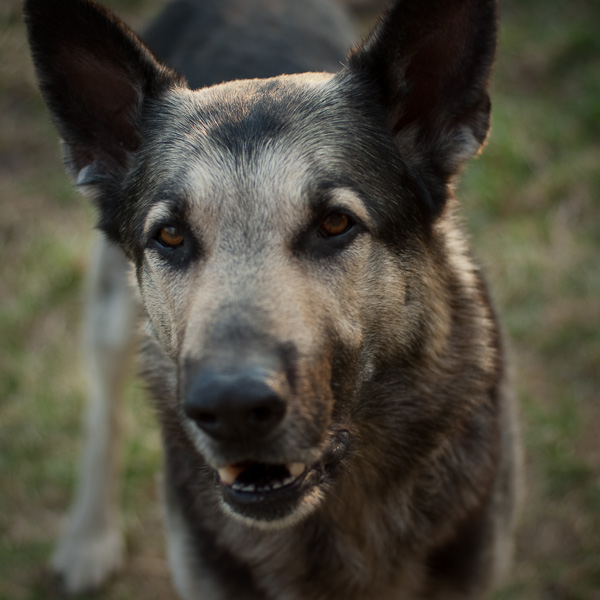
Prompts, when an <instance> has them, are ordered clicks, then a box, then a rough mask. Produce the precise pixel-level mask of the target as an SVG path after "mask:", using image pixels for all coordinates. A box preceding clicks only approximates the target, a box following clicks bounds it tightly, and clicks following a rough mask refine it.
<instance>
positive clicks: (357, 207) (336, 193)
mask: <svg viewBox="0 0 600 600" xmlns="http://www.w3.org/2000/svg"><path fill="white" fill-rule="evenodd" d="M323 195H324V197H325V199H326V200H325V205H326V206H331V207H332V208H346V209H348V210H349V211H350V212H351V213H353V214H354V215H356V216H357V217H358V218H359V219H360V220H361V221H362V222H363V223H364V224H365V225H366V226H367V227H368V226H372V225H373V219H372V218H371V215H370V214H369V211H368V210H367V207H366V206H365V204H364V202H363V201H362V199H361V198H360V196H359V195H358V194H357V193H356V192H355V191H354V190H352V189H350V188H348V187H331V188H327V189H326V190H325V193H324V194H323Z"/></svg>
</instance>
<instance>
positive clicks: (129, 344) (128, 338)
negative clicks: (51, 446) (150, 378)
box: [52, 240, 138, 593]
mask: <svg viewBox="0 0 600 600" xmlns="http://www.w3.org/2000/svg"><path fill="white" fill-rule="evenodd" d="M128 271H129V267H128V263H127V259H126V258H125V256H124V255H123V253H122V252H121V250H120V249H118V248H117V247H115V246H112V245H110V244H109V243H108V242H106V241H104V240H102V241H100V243H99V244H98V246H97V249H96V254H95V257H94V261H93V265H92V269H91V274H90V289H89V296H88V302H87V311H86V315H85V317H86V323H85V347H86V362H87V371H88V376H89V399H88V412H87V415H86V417H87V418H86V421H87V422H86V442H85V443H86V447H85V452H84V454H83V460H82V462H81V465H80V473H79V480H78V484H77V490H76V495H75V500H74V502H73V505H72V507H71V510H70V514H69V518H68V521H67V523H66V526H65V529H64V531H63V534H62V537H61V539H60V540H59V543H58V545H57V548H56V550H55V553H54V555H53V557H52V568H53V569H54V571H55V572H57V573H58V574H59V575H60V576H61V577H62V578H63V582H64V585H65V588H66V590H67V591H68V592H69V593H77V592H81V591H83V590H86V589H91V588H95V587H98V586H99V585H101V584H102V583H103V582H104V581H105V580H106V579H107V578H108V577H109V576H110V575H111V573H113V572H114V571H116V570H117V569H118V568H119V567H120V565H121V563H122V560H123V537H122V533H121V530H120V523H119V515H118V488H119V486H118V479H119V477H118V476H119V460H118V454H119V453H118V446H119V444H118V441H119V437H120V436H119V414H120V412H121V411H120V405H121V401H122V392H123V386H124V383H125V381H126V377H127V374H128V372H129V367H130V365H131V356H132V350H133V348H134V343H133V340H134V338H135V335H134V332H135V323H136V317H137V313H138V306H137V305H138V302H137V300H136V297H135V294H134V293H133V292H132V289H131V288H130V286H129V283H128Z"/></svg>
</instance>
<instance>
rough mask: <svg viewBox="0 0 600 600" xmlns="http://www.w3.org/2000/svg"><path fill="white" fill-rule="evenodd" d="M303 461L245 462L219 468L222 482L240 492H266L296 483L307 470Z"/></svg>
mask: <svg viewBox="0 0 600 600" xmlns="http://www.w3.org/2000/svg"><path fill="white" fill-rule="evenodd" d="M306 469H307V467H306V465H305V464H303V463H289V464H286V465H269V464H265V463H253V462H248V461H247V462H243V463H237V464H234V465H227V466H226V467H223V468H221V469H218V473H219V478H220V479H221V483H222V484H223V485H224V486H226V487H229V488H231V490H233V491H234V492H239V493H240V494H254V493H256V492H258V493H261V494H265V493H270V492H274V491H275V490H280V489H282V488H286V487H288V486H290V485H293V484H295V483H296V482H297V481H298V480H299V479H300V478H301V477H302V475H304V473H305V472H306Z"/></svg>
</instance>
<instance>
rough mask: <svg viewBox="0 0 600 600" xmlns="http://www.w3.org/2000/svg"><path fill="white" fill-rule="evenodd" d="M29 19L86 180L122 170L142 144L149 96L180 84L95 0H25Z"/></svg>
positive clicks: (37, 58) (46, 86)
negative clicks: (141, 121)
mask: <svg viewBox="0 0 600 600" xmlns="http://www.w3.org/2000/svg"><path fill="white" fill-rule="evenodd" d="M23 10H24V17H25V21H26V24H27V27H28V34H29V42H30V46H31V51H32V55H33V60H34V65H35V69H36V73H37V76H38V79H39V82H40V88H41V90H42V95H43V97H44V100H45V102H46V104H47V106H48V109H49V111H50V113H51V116H52V118H53V120H54V123H55V125H56V127H57V128H58V130H59V133H60V135H61V137H62V138H63V140H64V142H65V145H66V148H65V151H66V162H67V167H68V168H69V170H70V171H71V173H72V175H73V176H74V177H75V179H76V180H77V181H78V183H80V184H83V185H87V184H91V183H96V182H97V181H102V180H106V179H107V178H110V179H112V178H113V177H115V176H119V175H120V174H121V173H122V172H123V171H124V170H125V169H126V168H127V166H128V162H129V157H130V156H131V153H132V152H135V151H136V149H137V148H138V146H139V143H140V132H139V118H140V114H141V111H142V108H143V105H144V102H146V101H148V100H149V99H152V98H155V97H157V96H158V95H160V94H161V92H163V91H164V90H165V89H167V88H169V87H171V86H173V85H177V84H178V83H180V82H181V80H180V78H179V76H178V75H176V74H175V73H173V72H172V71H170V70H168V69H167V68H165V67H164V66H162V65H160V64H159V63H158V62H157V61H156V60H155V59H154V57H153V56H152V54H151V53H150V52H149V51H148V50H147V49H146V48H145V46H144V45H143V44H142V43H141V42H140V40H139V39H138V37H137V36H136V35H135V34H134V33H133V32H132V31H131V30H130V29H129V28H127V26H126V25H124V24H123V23H122V22H121V21H120V20H118V19H117V18H116V17H115V16H114V15H112V14H111V13H110V12H109V11H107V10H106V9H104V8H102V7H101V6H99V5H98V4H96V3H94V2H92V1H89V0H52V1H50V0H25V2H24V9H23Z"/></svg>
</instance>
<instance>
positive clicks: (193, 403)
mask: <svg viewBox="0 0 600 600" xmlns="http://www.w3.org/2000/svg"><path fill="white" fill-rule="evenodd" d="M285 409H286V404H285V401H284V400H283V399H282V398H281V397H280V396H279V395H278V394H277V393H276V392H275V391H274V390H273V389H272V388H271V387H270V386H269V385H268V384H267V382H266V375H265V373H264V372H262V371H259V370H257V369H252V370H246V371H242V372H240V373H233V374H231V373H218V372H216V371H214V370H211V369H207V370H203V371H201V372H200V373H199V374H198V375H196V377H195V379H194V380H193V381H192V384H191V385H190V387H189V390H188V393H187V396H186V398H185V403H184V410H185V413H186V415H187V416H188V417H189V418H190V419H193V420H194V421H195V422H196V424H197V425H198V427H200V429H202V431H204V432H205V433H207V434H208V435H210V436H211V437H213V438H215V439H218V440H226V439H232V438H240V437H241V438H245V439H249V438H255V439H258V438H264V437H265V436H266V435H267V434H268V433H270V432H271V431H272V430H273V429H274V428H275V427H276V426H277V425H278V424H279V423H280V422H281V420H282V419H283V417H284V415H285Z"/></svg>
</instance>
